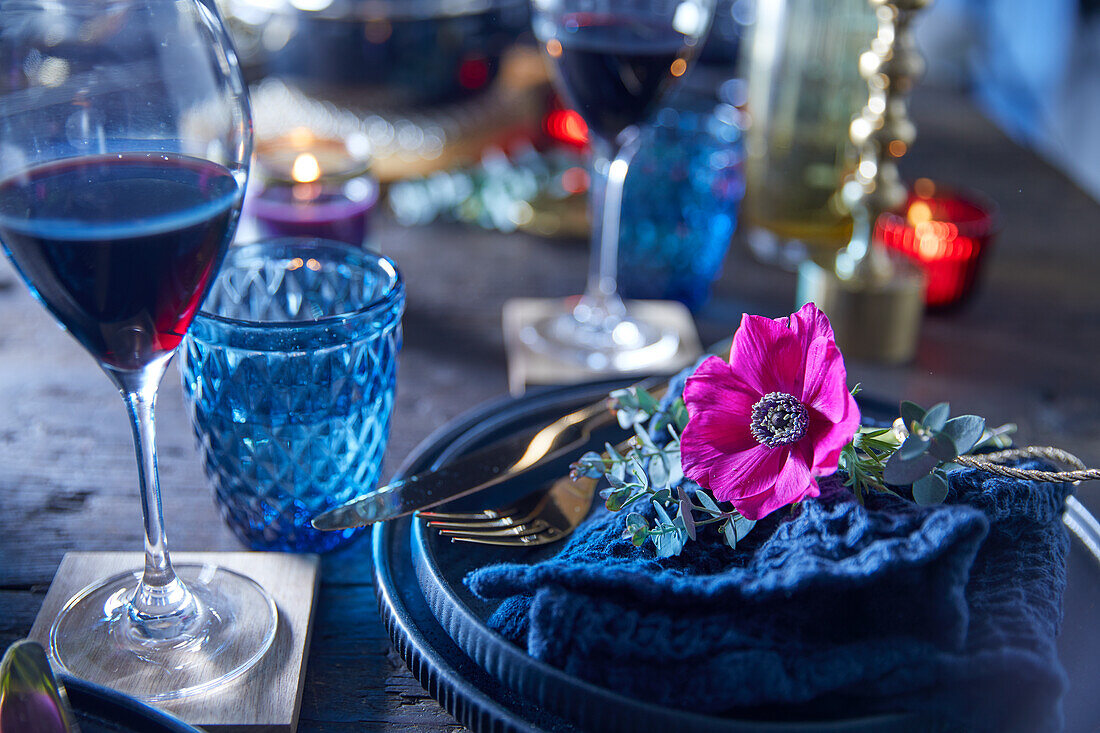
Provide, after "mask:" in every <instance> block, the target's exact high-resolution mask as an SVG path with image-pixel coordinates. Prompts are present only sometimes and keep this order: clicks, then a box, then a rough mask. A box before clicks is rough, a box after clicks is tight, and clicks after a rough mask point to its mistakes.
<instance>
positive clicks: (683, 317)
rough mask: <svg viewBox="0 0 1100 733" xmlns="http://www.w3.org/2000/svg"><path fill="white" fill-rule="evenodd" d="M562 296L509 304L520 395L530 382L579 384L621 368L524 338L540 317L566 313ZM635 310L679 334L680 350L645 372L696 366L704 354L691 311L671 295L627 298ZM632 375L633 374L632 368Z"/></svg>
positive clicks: (512, 369)
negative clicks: (594, 364)
mask: <svg viewBox="0 0 1100 733" xmlns="http://www.w3.org/2000/svg"><path fill="white" fill-rule="evenodd" d="M562 302H563V301H562V299H560V298H512V299H511V300H508V301H507V302H505V304H504V318H503V321H504V348H505V351H506V353H507V357H508V389H509V391H510V392H511V393H512V394H513V395H515V396H519V395H521V394H523V393H524V391H525V390H526V389H527V387H528V386H529V385H535V384H577V383H580V382H588V381H592V380H595V379H608V378H611V377H614V376H616V374H620V372H615V371H607V370H596V369H589V368H587V367H585V366H584V365H581V364H578V363H576V362H569V361H566V360H564V359H559V358H555V357H554V356H553V355H552V354H547V353H543V352H540V351H539V350H538V349H536V348H533V347H531V346H530V345H529V344H528V343H527V342H526V341H525V340H524V337H523V332H524V330H525V329H530V328H531V327H532V326H533V324H535V323H537V322H539V321H540V320H542V319H544V318H547V317H551V316H553V315H554V314H556V313H559V312H560V309H561V307H562ZM627 307H628V308H629V309H630V312H631V313H632V314H634V315H636V316H637V318H638V319H639V320H641V321H645V322H647V323H652V324H654V325H656V326H658V327H660V328H661V329H668V330H670V331H673V332H674V333H676V335H677V336H678V337H679V346H678V348H677V350H676V353H675V354H673V356H672V357H671V358H669V359H668V360H667V361H665V362H663V363H661V364H659V365H657V366H652V367H647V368H646V369H644V370H642V371H640V372H639V373H645V374H675V373H676V372H678V371H680V370H681V369H683V368H684V367H686V366H690V365H691V364H692V363H693V362H694V361H695V360H696V359H698V358H699V357H700V356H701V355H702V353H703V348H702V346H701V345H700V343H699V333H698V332H697V331H696V330H695V322H694V321H693V320H692V318H691V312H690V311H689V310H688V309H687V307H686V306H685V305H683V304H682V303H678V302H675V301H671V300H631V301H627ZM627 374H629V373H627Z"/></svg>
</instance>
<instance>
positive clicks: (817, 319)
mask: <svg viewBox="0 0 1100 733" xmlns="http://www.w3.org/2000/svg"><path fill="white" fill-rule="evenodd" d="M790 329H791V330H792V331H794V332H795V334H797V335H798V337H799V339H800V340H801V341H802V343H803V344H806V346H809V344H811V343H813V341H814V339H817V338H821V337H825V338H827V339H829V340H830V341H835V340H836V337H835V336H834V335H833V324H831V323H829V317H828V316H826V315H825V314H824V313H822V312H821V310H820V309H819V308H818V307H817V305H815V304H814V303H807V304H806V305H804V306H802V307H801V308H799V309H798V311H797V312H795V313H792V314H791V317H790Z"/></svg>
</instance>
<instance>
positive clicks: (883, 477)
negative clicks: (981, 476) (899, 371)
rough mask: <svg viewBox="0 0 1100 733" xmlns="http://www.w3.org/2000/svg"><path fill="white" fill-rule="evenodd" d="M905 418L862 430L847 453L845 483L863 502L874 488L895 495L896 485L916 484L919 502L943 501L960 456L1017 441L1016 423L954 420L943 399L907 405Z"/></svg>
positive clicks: (842, 463) (903, 410)
mask: <svg viewBox="0 0 1100 733" xmlns="http://www.w3.org/2000/svg"><path fill="white" fill-rule="evenodd" d="M900 412H901V417H899V418H898V419H897V420H896V421H894V424H893V426H892V427H889V428H867V427H863V428H860V429H859V431H858V432H857V433H856V435H855V437H854V438H853V439H852V442H851V443H849V444H848V445H847V446H846V447H845V448H844V450H843V451H842V453H841V457H840V469H841V470H842V471H844V472H846V473H847V474H848V478H847V480H846V481H845V485H846V486H849V487H850V488H851V489H852V491H853V493H855V495H856V498H857V499H858V500H859V501H860V502H862V501H863V497H864V495H865V494H866V493H867V492H868V491H872V490H874V491H885V492H888V493H891V494H895V495H896V492H894V491H893V490H892V489H890V488H889V487H890V486H909V485H912V487H913V500H914V501H915V502H916V503H918V504H921V505H930V504H940V503H942V502H943V500H944V499H946V498H947V492H948V483H947V471H949V470H951V469H953V468H958V465H957V464H956V463H955V459H956V458H958V457H959V456H962V455H967V454H969V453H973V452H975V451H977V450H981V449H983V448H986V447H995V448H1003V447H1007V446H1008V445H1011V443H1012V441H1011V439H1010V438H1009V436H1010V435H1011V433H1013V432H1015V430H1016V426H1015V425H1013V424H1007V425H1002V426H1000V427H998V428H994V429H992V430H989V429H987V428H986V426H985V419H984V418H981V417H978V416H977V415H960V416H959V417H955V418H951V417H950V414H951V407H950V405H949V404H948V403H946V402H941V403H939V404H937V405H935V406H933V407H932V408H931V409H928V410H925V409H924V408H923V407H921V406H920V405H918V404H916V403H915V402H909V401H905V402H902V403H901V409H900Z"/></svg>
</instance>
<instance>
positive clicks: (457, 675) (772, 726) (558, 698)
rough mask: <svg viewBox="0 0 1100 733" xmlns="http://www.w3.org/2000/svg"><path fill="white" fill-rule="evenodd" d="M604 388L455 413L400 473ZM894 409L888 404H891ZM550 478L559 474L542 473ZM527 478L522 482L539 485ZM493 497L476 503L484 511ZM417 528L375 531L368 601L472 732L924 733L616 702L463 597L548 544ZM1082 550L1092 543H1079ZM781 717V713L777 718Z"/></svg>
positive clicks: (1096, 534)
mask: <svg viewBox="0 0 1100 733" xmlns="http://www.w3.org/2000/svg"><path fill="white" fill-rule="evenodd" d="M614 386H615V385H614V384H613V383H612V384H608V383H603V384H599V385H582V386H577V387H567V388H556V389H551V390H546V391H542V392H538V393H534V394H530V395H527V396H525V397H523V398H520V399H517V400H503V401H500V402H496V403H492V404H490V405H487V406H485V407H482V408H480V409H477V410H475V411H473V412H471V413H469V414H468V415H466V416H464V417H461V418H459V419H458V420H456V421H455V422H454V423H452V424H451V425H449V426H447V427H445V428H444V429H442V430H441V431H439V432H438V433H437V434H436V435H434V436H432V437H431V438H429V439H428V440H427V441H425V443H424V444H423V445H422V446H421V447H420V448H419V449H418V450H417V451H416V452H415V453H414V455H413V456H412V457H411V458H410V459H409V460H408V461H407V462H406V465H405V467H404V468H403V470H402V473H404V474H409V473H417V472H420V471H423V470H425V469H427V468H429V467H434V466H438V465H441V464H442V463H444V462H446V461H447V460H451V459H453V458H454V457H455V456H457V455H461V454H462V453H464V452H467V451H469V450H472V449H474V448H476V447H478V446H480V445H484V444H485V443H487V442H491V441H492V440H495V439H497V438H499V437H501V436H503V435H506V434H508V433H510V432H513V431H516V430H520V429H523V428H527V427H530V426H533V425H537V424H539V423H540V422H547V421H548V420H550V419H553V418H554V417H556V416H560V415H561V414H563V413H564V412H566V411H568V410H569V409H571V408H573V407H575V406H579V405H582V404H585V403H588V402H591V401H593V400H596V399H599V398H600V397H601V396H603V395H606V393H607V391H608V390H609V389H610V388H612V387H614ZM862 408H863V411H864V414H865V415H870V416H872V417H875V416H881V417H883V418H885V417H887V416H888V415H889V414H890V413H891V409H892V408H891V406H889V405H885V404H881V403H879V404H876V403H874V402H872V401H862ZM895 409H896V408H895ZM553 470H554V471H556V474H553V475H560V473H561V472H562V467H561V466H558V467H556V468H554V469H553ZM537 481H538V479H532V482H531V487H535V486H538V485H539V484H538V483H537ZM501 500H502V497H499V496H498V497H493V498H492V499H489V498H485V497H482V498H481V499H480V501H483V502H485V504H486V505H490V504H495V503H498V502H499V501H501ZM1077 507H1079V505H1077V506H1075V507H1071V508H1070V511H1069V512H1067V524H1071V523H1075V524H1076V526H1073V525H1072V524H1071V529H1073V530H1074V535H1075V536H1076V538H1077V539H1078V540H1081V541H1075V542H1074V543H1073V550H1072V552H1071V557H1070V560H1069V584H1068V586H1069V587H1068V589H1067V593H1066V622H1065V627H1064V631H1063V637H1062V639H1061V644H1060V649H1061V656H1062V663H1063V665H1064V666H1065V667H1066V670H1067V673H1068V674H1069V677H1070V680H1071V685H1072V688H1071V692H1070V694H1069V696H1068V697H1067V700H1066V701H1065V710H1066V721H1067V730H1070V731H1077V730H1082V731H1084V730H1094V729H1095V725H1096V723H1097V721H1100V678H1098V676H1097V675H1096V674H1095V660H1096V659H1097V658H1098V656H1100V634H1098V633H1096V632H1095V631H1094V630H1093V629H1092V627H1091V622H1090V619H1091V617H1093V616H1094V614H1095V609H1097V608H1100V560H1098V557H1100V526H1098V525H1097V524H1096V522H1095V520H1094V519H1093V518H1092V516H1091V515H1090V514H1088V512H1087V511H1085V510H1084V509H1083V508H1077ZM422 529H423V528H422V526H421V522H420V521H418V520H417V521H414V520H412V519H409V518H406V519H402V520H397V521H395V522H388V523H386V524H384V525H382V526H381V527H379V528H378V529H376V530H375V534H374V559H375V572H376V576H377V577H376V580H377V588H378V594H379V606H380V609H381V613H382V617H383V620H384V622H385V623H386V626H387V628H388V630H389V632H390V636H391V638H392V639H393V641H394V645H395V647H396V648H397V649H398V651H399V652H400V653H401V654H402V656H403V657H404V658H405V660H406V662H407V663H408V664H409V667H410V669H412V670H413V672H414V673H415V674H416V676H417V678H418V679H419V680H420V682H421V684H423V685H424V686H425V688H426V689H427V690H428V692H429V693H430V694H432V696H433V697H435V698H436V699H437V700H439V701H440V702H441V703H442V704H443V705H444V707H446V708H447V709H448V710H449V711H450V712H451V713H452V714H453V715H454V716H455V717H456V718H457V719H458V720H459V721H460V722H461V723H463V724H465V725H467V726H469V727H471V728H473V729H474V730H494V731H496V730H501V731H508V730H526V729H532V728H534V729H543V730H623V731H625V730H630V731H637V730H654V729H660V727H661V726H675V729H676V730H677V732H678V733H681V732H682V731H810V730H813V731H836V732H840V731H844V732H849V731H851V732H855V731H880V730H881V731H891V732H893V731H900V730H914V731H917V730H919V731H926V730H930V729H931V725H932V723H931V722H930V721H928V720H924V719H918V718H916V717H914V716H907V717H902V716H881V715H880V716H874V717H862V718H856V719H846V720H827V721H825V720H814V721H791V720H787V721H775V720H772V721H764V720H761V719H759V718H756V719H749V718H741V719H738V718H730V717H716V716H708V715H700V714H695V713H690V712H685V711H683V710H673V709H671V708H665V707H660V706H656V705H652V704H648V703H644V702H641V701H638V700H634V699H632V698H627V697H624V696H622V695H619V694H617V693H615V692H612V691H611V690H607V689H604V688H602V687H599V686H597V685H593V684H590V683H587V682H585V681H582V680H579V679H577V678H575V677H571V676H569V675H566V674H564V673H562V672H561V671H560V670H557V669H555V668H553V667H550V666H548V665H545V664H542V663H541V662H538V661H537V660H534V659H532V658H531V657H529V656H527V654H526V653H525V652H524V651H523V650H522V649H520V648H518V647H516V646H514V645H512V644H510V643H508V642H507V641H505V640H504V639H503V638H501V637H500V636H498V635H497V634H495V633H494V632H492V631H491V630H489V628H488V627H487V625H486V624H485V620H486V619H487V618H488V616H489V614H490V613H492V611H493V608H494V605H493V604H488V603H485V602H483V601H481V600H479V599H477V598H475V597H474V596H473V595H471V594H470V593H469V592H468V591H467V590H466V588H465V586H463V585H462V582H461V580H462V577H463V576H464V575H465V573H466V572H467V571H468V570H470V569H473V568H475V567H480V566H482V565H484V564H486V563H489V562H496V561H500V560H503V559H507V560H508V561H512V562H515V561H523V562H537V561H538V560H540V559H542V558H543V557H546V556H549V555H552V554H553V553H555V552H557V551H558V549H559V547H558V546H556V545H550V546H546V547H542V548H531V549H527V550H514V549H510V548H493V547H484V546H477V545H463V544H451V543H450V542H445V541H442V540H440V539H439V538H438V537H437V536H436V535H435V533H434V532H426V531H422ZM1090 544H1091V546H1090ZM787 712H789V711H787Z"/></svg>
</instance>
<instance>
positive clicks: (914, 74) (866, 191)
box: [797, 0, 932, 363]
mask: <svg viewBox="0 0 1100 733" xmlns="http://www.w3.org/2000/svg"><path fill="white" fill-rule="evenodd" d="M931 1H932V0H893V1H892V2H891V1H888V0H869V2H870V3H871V5H872V7H874V8H875V13H876V16H877V18H878V33H877V34H876V36H875V38H874V40H873V41H872V42H871V47H870V49H868V50H867V51H864V52H863V54H861V55H860V58H859V69H860V74H861V75H862V76H863V78H864V79H866V80H867V88H868V92H869V93H868V99H867V104H866V106H865V107H864V108H863V111H862V112H861V113H860V115H859V116H858V117H856V118H855V119H854V120H852V124H851V126H850V127H849V136H850V138H851V140H852V144H853V145H855V147H856V149H857V150H858V152H859V165H858V166H857V167H856V170H855V173H854V174H853V175H852V176H851V177H850V178H849V179H848V180H847V181H845V183H844V185H843V187H842V189H841V196H842V198H843V201H844V203H845V204H846V205H847V206H848V207H849V208H850V209H851V213H852V224H853V228H852V239H851V241H849V242H848V245H847V246H846V247H845V248H844V249H842V250H840V252H838V253H837V254H836V256H835V260H834V261H833V262H831V263H821V262H819V261H813V260H811V261H807V262H805V263H803V265H802V267H801V269H800V270H799V278H798V293H797V300H798V302H799V304H803V303H807V302H810V301H813V302H814V303H816V304H817V305H818V307H819V308H821V309H822V310H823V311H825V313H827V314H828V315H829V319H830V320H831V321H832V324H833V328H834V330H835V331H836V337H837V342H838V344H839V346H840V348H841V350H842V351H843V352H844V353H845V354H846V355H848V356H850V357H853V358H859V359H869V360H874V361H882V362H887V363H899V362H904V361H908V360H910V359H912V358H913V354H914V353H915V351H916V345H917V335H918V333H919V330H920V320H921V315H922V314H923V312H924V289H925V279H924V275H923V273H922V272H921V271H920V270H919V269H918V268H917V267H916V266H915V265H913V264H912V263H910V262H909V261H908V260H905V259H903V258H900V257H896V256H892V255H890V254H889V253H888V252H887V250H886V249H885V248H884V247H882V246H881V245H876V244H875V243H874V241H873V235H874V228H875V222H876V221H878V218H879V216H880V215H881V214H883V213H884V212H887V211H894V210H896V209H899V208H901V207H902V206H903V205H904V204H905V202H906V199H907V198H908V191H907V189H906V187H905V185H904V184H903V183H902V182H901V179H900V177H899V175H898V169H897V160H898V159H899V158H901V156H903V155H905V153H906V152H907V151H908V149H909V146H910V145H911V144H912V142H913V140H914V139H915V138H916V128H915V127H914V126H913V123H912V122H911V121H910V120H909V117H908V114H907V109H906V103H907V98H908V95H909V92H910V90H911V89H912V88H913V84H914V83H915V82H916V79H917V78H918V77H919V76H920V74H921V72H922V71H923V69H924V63H923V60H922V59H921V57H920V54H919V53H918V52H917V50H916V47H915V44H914V43H913V36H912V33H911V31H910V27H909V26H910V23H911V22H912V19H913V15H914V14H915V13H916V12H917V11H918V10H921V9H922V8H924V7H926V6H927V5H929V4H931Z"/></svg>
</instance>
